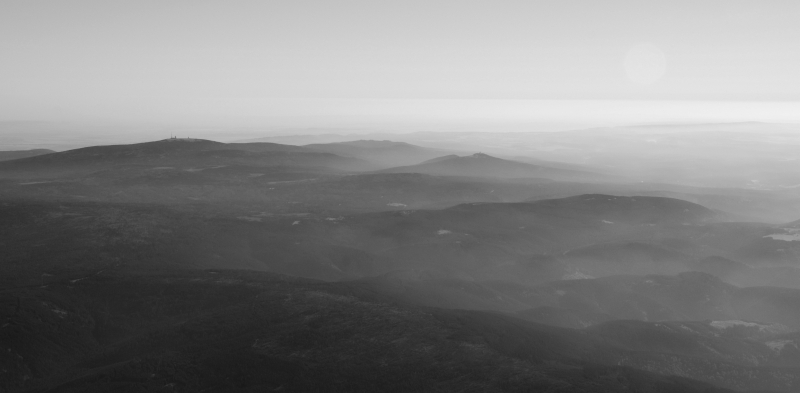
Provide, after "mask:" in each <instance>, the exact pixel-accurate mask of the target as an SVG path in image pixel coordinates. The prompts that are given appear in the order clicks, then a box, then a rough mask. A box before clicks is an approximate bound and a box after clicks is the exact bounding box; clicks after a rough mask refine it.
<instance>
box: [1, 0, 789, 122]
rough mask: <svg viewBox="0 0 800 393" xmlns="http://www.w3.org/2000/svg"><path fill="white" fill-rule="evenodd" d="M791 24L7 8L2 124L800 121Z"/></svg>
mask: <svg viewBox="0 0 800 393" xmlns="http://www.w3.org/2000/svg"><path fill="white" fill-rule="evenodd" d="M798 21H800V1H797V0H761V1H755V0H748V1H741V0H719V1H716V0H671V1H643V0H639V1H620V0H604V1H597V0H595V1H570V0H553V1H542V0H531V1H510V0H493V1H469V0H459V1H440V0H425V1H417V0H404V1H378V0H372V1H350V0H335V1H334V0H330V1H304V0H290V1H284V0H266V1H244V0H227V1H205V0H159V1H149V0H137V1H107V0H101V1H90V0H69V1H64V0H60V1H39V0H25V1H18V0H3V1H2V2H0V120H53V119H81V120H87V119H88V120H91V119H98V120H106V121H107V120H113V121H143V122H174V123H187V124H188V123H197V124H200V123H203V122H216V123H220V124H221V123H224V122H226V121H232V122H239V123H241V124H254V125H256V124H262V123H264V124H266V123H269V122H270V121H276V120H275V119H289V120H287V121H291V119H298V118H303V117H314V116H316V117H318V118H319V119H323V118H347V117H350V118H356V117H359V116H363V117H364V118H365V119H366V118H369V117H370V116H372V117H374V118H378V117H389V118H391V117H392V116H394V117H397V118H402V117H404V116H405V117H406V118H415V117H418V118H426V116H428V117H430V118H436V117H447V116H450V117H452V118H458V117H460V116H467V117H469V115H471V116H473V117H475V116H478V117H481V116H482V117H481V118H486V119H491V118H493V117H503V116H505V117H506V118H508V117H509V116H510V117H511V118H514V119H516V120H519V119H522V120H525V121H528V120H536V119H538V120H542V121H545V120H546V121H562V120H563V121H567V120H570V116H571V115H570V111H571V109H570V108H576V110H578V109H580V108H583V109H582V110H583V113H584V115H582V116H584V117H586V116H587V115H585V113H587V112H588V113H592V112H598V113H600V112H602V116H600V114H598V116H600V117H603V116H605V117H607V118H609V119H610V118H612V117H613V114H614V113H617V112H619V113H617V116H618V117H619V118H620V119H626V120H630V121H646V120H648V119H652V120H654V121H661V120H669V118H670V116H674V115H675V114H679V113H684V114H686V113H689V112H692V111H694V113H695V114H697V113H699V112H700V111H702V110H705V111H708V110H709V109H708V108H710V107H709V105H711V106H714V105H716V106H714V108H716V109H714V110H715V111H717V112H718V113H719V116H720V117H725V116H727V115H730V119H731V120H736V121H738V120H777V121H782V120H785V121H793V120H797V121H800V118H798V119H795V118H794V117H793V116H800V115H798V114H797V109H798V106H797V103H798V102H800V23H798ZM565 100H566V101H565ZM575 100H577V101H575ZM634 101H642V102H644V103H640V104H636V105H640V106H639V107H638V109H636V105H631V104H629V103H630V102H634ZM698 101H700V102H699V103H698ZM664 102H666V103H667V104H666V106H664V105H662V103H664ZM709 102H714V103H709ZM726 102H727V104H726ZM752 102H755V104H753V105H744V106H743V104H742V103H752ZM482 103H490V104H486V105H483V104H482ZM589 103H591V104H589ZM690 103H697V104H696V105H695V104H690ZM573 104H574V105H573ZM571 105H572V106H571ZM575 105H577V106H575ZM581 105H583V107H582V106H581ZM587 105H589V107H587ZM604 105H605V106H604ZM681 105H683V106H684V107H683V109H680V108H682V107H681ZM726 105H728V106H726ZM737 105H738V106H737ZM555 107H557V109H553V108H555ZM645 107H646V108H645ZM689 107H691V108H693V109H686V108H689ZM515 108H516V109H515ZM587 108H589V109H587ZM604 108H605V109H604ZM609 108H611V109H609ZM626 108H627V109H626ZM643 108H645V109H643ZM665 108H666V109H665ZM670 108H671V109H670ZM676 108H678V109H676ZM702 108H706V109H702ZM734 108H739V109H737V112H735V113H734ZM759 108H760V109H759ZM532 111H533V112H537V111H538V112H539V113H540V115H532V114H531V112H532ZM626 111H627V112H626ZM635 111H638V112H636V113H638V114H639V115H636V114H635V113H634V112H635ZM670 111H672V112H670ZM623 112H625V113H623ZM651 112H653V113H656V114H660V115H659V116H660V117H659V116H655V115H653V116H650V117H649V118H648V117H647V116H646V115H645V116H643V115H641V114H642V113H645V114H648V113H651ZM751 112H752V113H751ZM553 113H557V114H558V116H555V115H553ZM609 113H611V115H610V114H609ZM715 113H716V112H715ZM637 116H638V117H637ZM770 116H771V117H770ZM577 117H578V118H577V119H572V120H576V121H577V120H581V121H582V120H587V119H588V118H587V119H581V118H580V117H581V116H577ZM595 117H597V116H595ZM678 117H680V116H678ZM701 117H702V116H701ZM689 118H691V116H689V117H688V118H687V119H689ZM243 119H244V120H243ZM685 120H686V119H685Z"/></svg>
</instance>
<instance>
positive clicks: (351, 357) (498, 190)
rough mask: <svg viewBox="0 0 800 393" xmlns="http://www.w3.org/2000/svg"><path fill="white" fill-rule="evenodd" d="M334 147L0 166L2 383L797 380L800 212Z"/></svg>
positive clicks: (782, 384)
mask: <svg viewBox="0 0 800 393" xmlns="http://www.w3.org/2000/svg"><path fill="white" fill-rule="evenodd" d="M353 146H355V148H353ZM337 148H340V150H339V151H338V152H334V153H332V152H330V151H321V150H318V149H314V148H311V147H298V146H286V145H277V144H266V143H259V144H255V143H254V144H248V143H245V144H221V143H217V142H211V141H202V140H166V141H159V142H152V143H146V144H137V145H125V146H101V147H93V148H86V149H78V150H73V151H68V152H62V153H52V154H47V155H42V156H38V157H31V158H22V159H18V160H13V161H7V162H5V163H2V164H0V169H2V170H0V175H1V176H0V182H2V184H0V217H2V218H3V219H2V220H0V247H2V250H3V253H2V258H0V269H2V273H3V274H2V275H0V312H2V315H0V343H2V345H4V346H3V347H2V348H0V365H1V366H2V367H0V368H2V370H4V371H3V374H2V378H0V387H1V388H0V389H4V390H9V391H67V392H68V391H109V390H139V391H157V390H164V391H201V390H203V389H207V390H209V391H245V390H254V389H255V390H259V389H260V390H277V391H420V390H433V391H532V390H533V391H571V392H598V391H599V392H602V391H620V392H621V391H650V392H692V391H698V392H700V391H703V392H709V391H725V390H724V389H735V390H738V391H753V392H756V391H759V392H761V391H780V392H793V391H797V390H799V389H800V381H799V380H798V376H799V375H800V336H798V334H800V333H798V332H799V331H800V284H798V283H800V280H798V277H800V274H798V265H800V260H799V259H798V255H800V248H798V246H800V241H798V239H797V237H796V235H797V232H798V231H797V228H798V222H796V221H795V222H791V221H792V220H796V219H797V217H789V218H787V219H786V220H785V221H787V222H788V223H785V224H780V225H775V224H766V223H747V222H738V221H735V220H731V217H734V216H733V215H731V214H730V213H729V212H723V211H720V210H718V209H716V208H709V207H706V206H704V205H703V204H698V203H693V202H689V201H686V200H682V199H678V198H669V197H663V196H653V195H649V196H644V195H636V194H633V193H634V192H635V189H634V188H628V189H626V193H628V194H627V196H621V195H611V194H613V192H610V191H613V190H615V189H617V188H618V187H619V186H618V185H614V184H599V183H594V185H591V186H589V185H588V184H589V183H575V182H556V181H554V179H555V177H556V175H555V173H562V172H553V173H554V174H553V178H548V179H541V178H540V177H542V176H535V175H528V174H529V173H530V172H527V171H528V170H529V169H530V168H529V167H528V166H522V167H516V166H514V165H517V164H521V163H515V162H511V161H507V160H500V159H496V158H493V157H488V158H486V157H482V156H481V155H477V156H468V157H443V158H441V159H434V160H432V161H428V162H424V163H422V164H419V165H414V167H422V168H423V169H425V168H428V169H430V168H431V167H433V168H434V169H436V168H439V169H436V170H442V171H445V170H450V169H453V168H455V167H458V166H459V165H462V166H469V165H473V164H472V163H477V164H476V165H477V166H476V168H479V169H480V168H489V169H491V170H489V169H487V170H486V172H482V173H483V174H478V175H475V174H472V175H469V174H467V175H462V174H459V173H458V172H457V171H456V172H441V173H440V172H435V171H434V172H432V173H422V172H423V171H418V172H414V171H411V172H409V171H407V170H405V169H402V170H401V169H397V171H398V172H397V173H388V172H392V171H395V169H391V170H389V171H388V172H377V171H375V169H376V168H380V167H381V166H382V165H385V163H370V162H369V160H367V158H365V157H366V154H367V153H364V152H363V150H364V149H366V150H370V149H375V151H380V149H384V148H386V149H389V150H392V149H406V148H408V147H407V146H395V145H392V144H388V145H387V144H386V143H378V144H375V143H364V142H359V143H353V144H350V145H349V146H345V147H344V148H345V149H350V150H347V151H345V150H341V149H342V146H338V147H337ZM359 151H360V152H359ZM440 153H441V152H436V154H440ZM385 154H386V155H387V157H388V156H390V154H389V153H385ZM426 154H427V153H426ZM440 157H441V156H440ZM463 158H467V159H468V160H467V163H466V164H464V163H463V162H464V161H463V160H461V159H463ZM497 160H500V161H497ZM443 163H444V164H443ZM487 163H488V165H487ZM498 163H499V164H498ZM495 164H497V165H495ZM540 164H542V165H540ZM351 165H352V166H351ZM439 165H444V166H439ZM509 165H511V166H509ZM522 165H527V164H522ZM512 166H513V167H514V168H521V169H520V171H521V172H518V173H521V174H524V175H523V176H520V177H516V175H514V176H513V177H509V178H505V179H497V178H493V177H491V176H495V175H494V173H495V172H492V170H500V169H497V168H501V169H502V168H505V169H506V172H505V173H517V172H514V171H515V169H512ZM533 166H534V167H536V168H539V169H537V170H540V171H549V170H550V169H553V168H555V169H558V170H570V171H572V170H577V172H580V169H575V168H565V167H563V166H562V167H558V166H553V167H549V166H547V165H544V164H543V163H537V164H536V165H533ZM545 167H547V169H541V168H545ZM442 168H445V169H442ZM447 168H450V169H447ZM492 168H494V169H492ZM481 170H482V169H481ZM355 172H363V173H355ZM562 174H563V173H562ZM559 176H560V175H559ZM592 176H594V175H592ZM591 187H594V188H591ZM587 189H589V190H591V189H602V190H605V191H608V192H604V193H597V192H589V193H586V192H580V191H582V190H587ZM714 192H716V191H714ZM564 194H566V195H568V196H566V197H562V196H563V195H564ZM631 194H632V195H631ZM548 195H549V197H547V196H548ZM728 195H733V194H728ZM748 195H751V194H748ZM742 203H744V202H742ZM748 203H749V202H748ZM419 207H426V209H420V208H419ZM776 285H783V286H785V287H784V288H781V287H778V286H776Z"/></svg>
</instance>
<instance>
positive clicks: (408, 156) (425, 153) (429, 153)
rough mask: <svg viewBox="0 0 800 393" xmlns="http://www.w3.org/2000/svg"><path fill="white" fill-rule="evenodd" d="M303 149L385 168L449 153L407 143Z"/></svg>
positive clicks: (343, 144)
mask: <svg viewBox="0 0 800 393" xmlns="http://www.w3.org/2000/svg"><path fill="white" fill-rule="evenodd" d="M303 147H305V148H308V149H312V150H318V151H322V152H327V153H333V154H336V155H340V156H343V157H354V158H359V159H362V160H366V161H370V162H374V163H376V164H378V165H381V166H382V167H384V168H388V167H396V166H402V165H415V164H418V163H420V162H423V161H427V160H430V159H433V158H436V157H441V156H443V155H445V154H447V153H448V152H447V151H446V150H442V149H430V148H426V147H421V146H416V145H412V144H409V143H405V142H392V141H372V140H358V141H348V142H338V143H316V144H310V145H304V146H303Z"/></svg>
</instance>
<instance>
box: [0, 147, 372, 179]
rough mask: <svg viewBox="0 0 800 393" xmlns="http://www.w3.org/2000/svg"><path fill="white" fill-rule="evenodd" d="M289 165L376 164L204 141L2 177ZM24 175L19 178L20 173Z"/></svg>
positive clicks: (105, 152)
mask: <svg viewBox="0 0 800 393" xmlns="http://www.w3.org/2000/svg"><path fill="white" fill-rule="evenodd" d="M220 165H225V166H232V165H237V166H244V167H263V166H289V167H308V168H319V169H323V168H325V169H327V168H333V169H338V170H343V171H353V170H367V169H371V168H372V166H371V165H372V164H370V163H367V162H364V161H361V160H358V159H354V158H350V157H341V156H337V155H335V154H330V153H324V152H319V151H315V150H311V149H305V148H301V147H297V146H289V145H279V144H274V143H237V144H228V143H220V142H214V141H209V140H203V139H165V140H162V141H156V142H145V143H138V144H131V145H111V146H92V147H85V148H81V149H74V150H68V151H64V152H58V153H50V154H45V155H38V156H35V157H29V158H23V159H17V160H13V161H7V162H3V163H2V164H0V175H3V176H9V175H12V174H15V173H17V174H23V175H26V176H41V177H47V176H58V175H63V174H66V173H76V174H85V173H91V172H95V171H98V170H103V169H108V168H109V166H111V167H120V166H139V167H162V168H164V169H174V168H175V167H178V168H180V169H184V170H189V171H191V170H202V169H205V168H207V167H213V166H220ZM18 176H19V175H18Z"/></svg>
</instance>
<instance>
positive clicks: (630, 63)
mask: <svg viewBox="0 0 800 393" xmlns="http://www.w3.org/2000/svg"><path fill="white" fill-rule="evenodd" d="M623 66H624V67H625V75H626V76H627V77H628V79H630V81H631V82H633V83H635V84H637V85H640V86H650V85H652V84H654V83H656V82H658V80H659V79H661V77H663V76H664V73H665V72H666V71H667V59H666V56H665V55H664V52H662V51H661V49H658V47H657V46H655V45H653V44H651V43H643V44H638V45H634V46H632V47H631V48H630V49H628V53H627V54H626V55H625V60H624V62H623Z"/></svg>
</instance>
